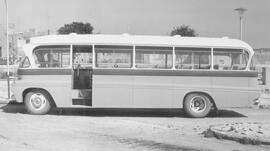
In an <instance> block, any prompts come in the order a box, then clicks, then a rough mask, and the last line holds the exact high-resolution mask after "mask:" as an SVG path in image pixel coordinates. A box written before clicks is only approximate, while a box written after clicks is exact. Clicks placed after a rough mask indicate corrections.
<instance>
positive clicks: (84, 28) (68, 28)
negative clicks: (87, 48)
mask: <svg viewBox="0 0 270 151" xmlns="http://www.w3.org/2000/svg"><path fill="white" fill-rule="evenodd" d="M93 30H94V27H93V26H92V25H91V24H90V23H83V22H72V23H71V24H65V25H64V26H62V27H60V28H59V29H58V30H57V32H58V34H70V33H77V34H92V32H93Z"/></svg>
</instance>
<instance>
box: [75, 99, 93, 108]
mask: <svg viewBox="0 0 270 151" xmlns="http://www.w3.org/2000/svg"><path fill="white" fill-rule="evenodd" d="M72 105H85V106H92V100H91V99H84V98H74V99H72Z"/></svg>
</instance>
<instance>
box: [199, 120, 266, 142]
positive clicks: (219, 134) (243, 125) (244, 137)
mask: <svg viewBox="0 0 270 151" xmlns="http://www.w3.org/2000/svg"><path fill="white" fill-rule="evenodd" d="M203 134H204V136H205V137H216V138H218V139H227V140H233V141H237V142H240V143H242V144H252V145H259V144H264V145H270V123H261V122H239V123H227V124H218V125H211V126H210V128H209V129H208V130H206V131H205V132H203Z"/></svg>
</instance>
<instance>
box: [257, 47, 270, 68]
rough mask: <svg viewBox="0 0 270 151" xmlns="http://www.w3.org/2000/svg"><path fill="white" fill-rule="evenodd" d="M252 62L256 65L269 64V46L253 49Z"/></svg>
mask: <svg viewBox="0 0 270 151" xmlns="http://www.w3.org/2000/svg"><path fill="white" fill-rule="evenodd" d="M254 51H255V55H254V59H253V61H254V64H255V65H257V66H265V65H270V48H259V49H254Z"/></svg>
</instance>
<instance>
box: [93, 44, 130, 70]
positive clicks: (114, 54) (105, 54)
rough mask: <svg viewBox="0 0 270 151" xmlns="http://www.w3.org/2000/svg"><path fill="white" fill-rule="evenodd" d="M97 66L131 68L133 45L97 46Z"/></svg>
mask: <svg viewBox="0 0 270 151" xmlns="http://www.w3.org/2000/svg"><path fill="white" fill-rule="evenodd" d="M95 52H96V67H97V68H131V67H132V52H133V46H108V45H105V46H98V45H96V46H95Z"/></svg>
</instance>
